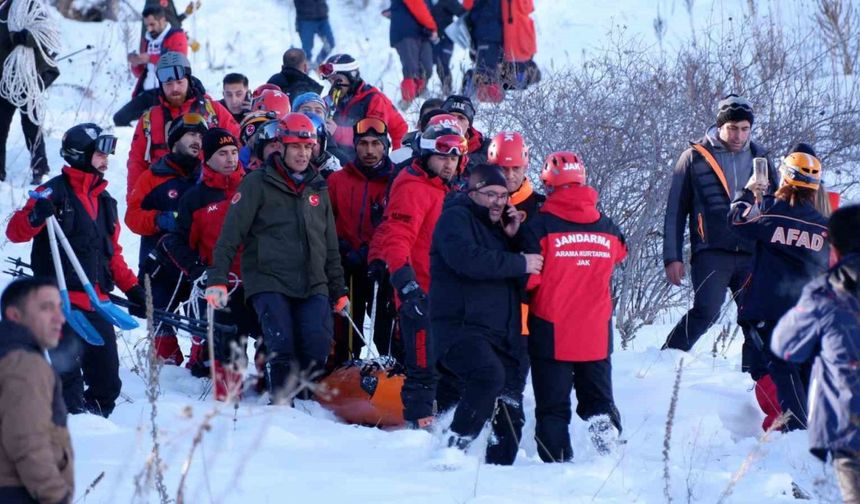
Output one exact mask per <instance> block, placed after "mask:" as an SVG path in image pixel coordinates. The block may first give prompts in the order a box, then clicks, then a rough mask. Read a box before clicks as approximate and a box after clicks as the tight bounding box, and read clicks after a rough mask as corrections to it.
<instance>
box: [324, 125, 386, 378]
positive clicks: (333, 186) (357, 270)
mask: <svg viewBox="0 0 860 504" xmlns="http://www.w3.org/2000/svg"><path fill="white" fill-rule="evenodd" d="M353 141H354V142H355V152H356V156H355V161H353V162H351V163H347V165H346V166H344V167H343V169H341V170H339V171H337V172H334V173H333V174H332V175H331V176H329V178H328V185H329V195H330V196H331V204H332V211H333V212H334V221H335V225H336V227H337V237H338V241H339V243H340V255H341V262H342V264H343V269H344V273H345V275H346V284H347V285H348V286H349V287H350V289H349V292H350V295H351V297H352V299H351V300H350V307H351V309H352V318H353V320H354V321H355V324H356V325H357V326H358V327H364V317H365V313H366V312H369V311H370V309H371V307H372V306H373V304H374V303H376V310H377V311H376V320H375V321H374V322H375V324H374V328H373V338H374V342H375V343H376V348H378V349H379V351H380V352H387V350H388V349H389V347H390V341H389V340H390V339H391V324H392V316H393V313H389V312H388V310H387V308H388V306H389V304H390V302H391V296H392V294H393V293H392V292H391V286H390V285H389V284H388V282H387V279H386V280H384V281H382V282H380V283H379V289H378V292H377V296H376V298H375V299H374V298H373V286H374V282H372V281H369V280H368V277H367V253H368V250H369V248H370V242H371V240H372V238H373V234H374V232H375V231H376V228H377V227H378V226H379V224H380V223H381V222H382V213H383V211H384V209H385V202H384V200H385V193H386V188H387V187H388V177H389V176H390V175H391V170H392V168H393V165H392V163H391V160H389V159H388V149H389V148H390V146H391V140H390V139H389V138H388V127H387V126H386V125H385V123H384V122H382V121H380V120H379V119H374V118H370V117H368V118H365V119H362V120H361V121H359V122H357V123H356V124H355V127H354V128H353ZM361 347H362V344H361V341H357V338H356V337H355V336H353V335H352V329H351V327H350V326H349V325H348V324H338V325H336V327H335V353H334V359H333V362H332V363H331V364H333V365H335V366H337V365H339V364H341V363H343V362H345V361H347V360H349V359H357V358H358V357H359V355H360V354H361Z"/></svg>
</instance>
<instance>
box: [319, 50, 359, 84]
mask: <svg viewBox="0 0 860 504" xmlns="http://www.w3.org/2000/svg"><path fill="white" fill-rule="evenodd" d="M319 74H320V76H321V77H322V78H323V79H327V78H328V77H329V76H330V75H332V74H340V75H343V76H344V77H346V78H347V80H349V83H350V84H351V85H355V84H356V83H357V82H358V81H359V80H361V74H360V73H359V72H358V61H356V60H355V58H353V57H352V56H350V55H349V54H332V55H331V56H329V57H328V59H326V60H325V63H323V64H322V65H320V66H319Z"/></svg>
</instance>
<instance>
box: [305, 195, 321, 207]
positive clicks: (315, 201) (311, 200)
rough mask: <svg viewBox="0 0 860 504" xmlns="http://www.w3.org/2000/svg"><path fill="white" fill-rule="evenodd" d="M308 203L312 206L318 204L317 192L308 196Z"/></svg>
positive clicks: (318, 196)
mask: <svg viewBox="0 0 860 504" xmlns="http://www.w3.org/2000/svg"><path fill="white" fill-rule="evenodd" d="M308 203H310V204H311V206H313V207H315V206H319V204H320V195H319V194H311V195H310V196H308Z"/></svg>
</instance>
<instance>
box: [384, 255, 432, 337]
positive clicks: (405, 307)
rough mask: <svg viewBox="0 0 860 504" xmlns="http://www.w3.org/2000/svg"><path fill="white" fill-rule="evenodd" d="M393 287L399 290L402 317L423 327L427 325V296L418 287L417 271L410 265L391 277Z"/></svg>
mask: <svg viewBox="0 0 860 504" xmlns="http://www.w3.org/2000/svg"><path fill="white" fill-rule="evenodd" d="M391 285H393V286H394V288H395V289H396V290H397V297H399V298H400V310H399V313H400V316H401V317H406V318H409V319H411V320H413V321H415V322H419V323H420V325H421V326H426V324H427V320H428V317H427V314H428V302H427V294H426V293H425V292H424V290H423V289H422V288H421V286H420V285H418V281H417V280H416V279H415V270H413V269H412V266H409V265H408V264H407V265H406V266H403V267H402V268H400V269H399V270H397V271H395V272H394V273H393V274H392V275H391Z"/></svg>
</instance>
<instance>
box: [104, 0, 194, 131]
mask: <svg viewBox="0 0 860 504" xmlns="http://www.w3.org/2000/svg"><path fill="white" fill-rule="evenodd" d="M142 17H143V24H144V26H145V27H146V32H145V33H144V35H143V37H141V38H140V51H138V52H137V54H134V53H132V54H129V55H128V63H129V65H130V66H131V73H132V74H134V76H135V77H137V84H135V86H134V91H132V93H131V101H130V102H128V103H126V104H125V105H124V106H123V107H122V108H121V109H119V111H117V113H116V114H114V116H113V122H114V124H116V125H117V126H131V122H132V121H136V120H137V119H138V118H139V117H140V115H141V114H143V112H144V111H145V110H146V109H148V108H149V107H151V106H153V105H155V104H157V103H158V95H159V87H160V86H159V82H158V77H157V75H156V71H155V69H156V67H157V66H158V60H159V59H161V55H163V54H165V53H168V52H177V53H180V54H182V55H184V56H188V37H187V36H186V35H185V32H184V31H182V28H178V27H173V26H171V25H170V22H169V21H168V20H167V13H166V12H165V10H164V8H163V7H161V6H160V5H147V6H146V7H144V8H143V13H142Z"/></svg>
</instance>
